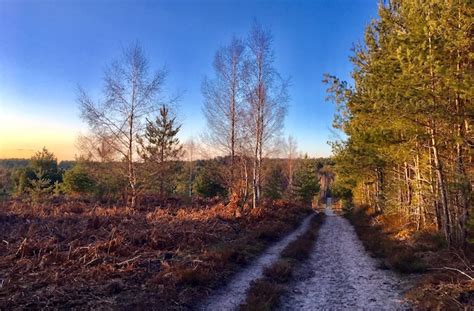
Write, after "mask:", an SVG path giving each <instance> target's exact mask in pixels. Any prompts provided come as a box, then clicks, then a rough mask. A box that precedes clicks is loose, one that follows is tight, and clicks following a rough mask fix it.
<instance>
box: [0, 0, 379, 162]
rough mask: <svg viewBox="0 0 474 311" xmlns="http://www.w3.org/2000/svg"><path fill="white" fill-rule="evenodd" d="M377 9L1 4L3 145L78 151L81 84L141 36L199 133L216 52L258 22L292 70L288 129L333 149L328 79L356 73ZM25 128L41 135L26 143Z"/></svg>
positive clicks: (307, 146)
mask: <svg viewBox="0 0 474 311" xmlns="http://www.w3.org/2000/svg"><path fill="white" fill-rule="evenodd" d="M376 14H377V1H376V0H358V1H356V0H313V1H297V0H293V1H291V0H287V1H224V0H222V1H217V0H215V1H199V0H195V1H180V0H178V1H131V0H130V1H88V0H82V1H80V0H63V1H59V0H57V1H42V0H36V1H24V0H0V115H2V116H3V117H0V118H1V119H0V123H3V124H4V125H3V126H2V125H0V130H1V134H0V140H1V139H2V137H4V139H3V141H1V142H0V148H3V149H5V150H7V149H9V151H12V150H13V149H22V148H25V150H28V148H36V147H37V145H35V144H39V145H45V144H46V145H47V146H48V144H52V145H55V146H53V147H52V148H51V149H53V151H55V150H54V149H55V148H56V149H57V148H70V146H72V145H73V144H74V141H73V140H74V137H75V136H76V135H77V134H78V133H79V131H84V130H85V128H86V127H85V125H84V124H83V123H82V121H81V120H80V118H79V111H78V108H77V103H76V97H75V96H76V95H75V88H76V86H77V84H80V85H82V86H84V87H85V88H86V89H88V90H92V91H93V92H98V91H100V88H101V78H102V71H103V69H104V66H105V65H107V64H108V63H109V62H110V60H112V59H114V58H116V57H117V56H118V55H119V54H120V51H121V48H122V47H123V46H126V45H128V44H130V43H132V42H134V41H136V40H138V41H139V42H140V43H141V45H142V46H143V47H144V49H145V51H146V53H147V55H148V56H149V58H150V60H151V62H152V66H154V67H161V66H163V65H166V67H167V68H168V70H169V72H170V73H169V76H168V80H167V88H168V90H169V91H170V92H175V91H177V90H180V91H184V95H183V96H182V100H181V103H180V108H181V109H180V114H181V120H182V121H183V123H184V125H183V130H182V133H181V138H182V139H183V140H184V139H186V138H187V137H189V136H190V135H195V136H197V135H198V134H199V133H200V132H202V131H204V130H205V121H204V118H203V115H202V112H201V106H202V102H203V99H202V95H201V90H200V88H201V81H202V78H203V76H205V75H210V74H212V60H213V57H214V53H215V51H216V49H217V48H218V47H219V46H221V45H223V44H226V43H227V42H228V41H229V39H230V38H231V36H232V35H233V34H236V35H241V36H245V35H246V34H247V33H248V31H249V29H250V27H251V25H252V21H253V20H254V19H255V18H256V19H257V20H258V21H259V22H260V23H261V24H263V25H264V26H265V27H270V28H271V29H272V32H273V35H274V50H275V56H276V67H277V69H278V70H279V71H280V73H281V74H282V75H283V76H291V81H292V86H291V88H290V96H291V101H290V108H289V111H288V112H289V113H288V116H287V118H286V122H285V133H286V134H292V135H293V136H295V138H296V139H297V141H298V145H299V148H300V150H302V151H305V152H308V153H309V154H310V155H318V156H320V155H329V154H330V148H329V146H328V145H327V143H326V142H327V141H328V140H329V139H331V137H332V134H331V131H330V128H331V123H332V115H333V112H334V108H333V106H332V104H331V103H327V102H325V97H326V94H325V89H326V87H325V85H323V84H322V82H321V80H322V77H323V74H324V73H331V74H335V75H337V76H339V77H341V78H343V79H349V73H350V70H351V65H350V63H349V60H348V56H349V55H350V54H351V52H350V49H351V47H352V45H353V43H355V42H357V41H360V40H362V39H363V36H364V29H365V27H366V25H367V24H368V23H369V22H370V20H371V19H372V18H374V17H376ZM19 128H24V129H28V130H29V131H31V130H34V131H35V132H37V135H36V136H35V138H34V139H33V138H30V140H28V137H25V136H27V134H26V133H25V134H23V136H21V135H18V134H17V132H19V131H20V130H19ZM35 129H37V130H35ZM54 133H56V134H57V135H58V141H57V142H55V141H54V139H55V138H54V137H55V136H54V135H55V134H54ZM15 135H17V136H18V137H17V136H15ZM7 136H8V139H7V138H5V137H7ZM32 137H33V136H32ZM32 140H34V141H32ZM12 141H13V142H12ZM23 142H24V146H23V145H22V144H23ZM68 144H69V145H68ZM61 146H62V147H61ZM68 146H69V147H68ZM56 152H60V151H57V150H56ZM7 153H8V152H7ZM70 154H71V153H67V154H66V153H64V155H60V158H61V157H63V158H68V157H71V156H70ZM72 154H74V152H73V153H72Z"/></svg>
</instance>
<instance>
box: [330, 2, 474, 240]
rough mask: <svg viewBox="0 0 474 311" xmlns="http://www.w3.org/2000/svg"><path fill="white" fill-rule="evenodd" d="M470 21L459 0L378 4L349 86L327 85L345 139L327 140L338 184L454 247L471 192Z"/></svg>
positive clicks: (460, 236) (356, 54) (355, 57)
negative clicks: (437, 234) (431, 228)
mask: <svg viewBox="0 0 474 311" xmlns="http://www.w3.org/2000/svg"><path fill="white" fill-rule="evenodd" d="M472 18H473V10H472V6H470V5H469V4H468V2H465V1H455V0H448V1H444V0H433V1H425V2H422V1H414V2H409V1H401V0H394V1H390V2H388V3H387V4H386V5H380V9H379V18H378V19H377V20H374V21H373V22H372V23H371V24H370V25H369V27H368V28H367V31H366V35H365V42H364V43H365V44H363V45H359V46H357V47H356V49H355V51H354V55H353V57H352V58H351V60H352V62H353V64H354V70H353V74H352V76H353V78H354V87H350V86H348V84H347V83H345V82H343V81H340V80H339V79H337V78H336V77H331V76H326V78H325V81H326V82H328V84H329V89H328V91H329V94H330V98H331V99H332V100H333V101H334V102H335V103H336V106H337V115H336V118H335V120H334V121H335V122H334V125H335V127H336V128H338V129H340V130H342V131H344V132H345V134H346V135H347V139H346V140H345V141H339V142H333V152H334V154H335V159H336V162H337V165H336V173H337V180H338V184H339V186H342V187H344V188H347V189H350V190H351V192H352V194H353V195H354V199H355V201H356V202H358V203H365V204H369V205H371V206H373V207H374V209H375V210H376V211H379V212H396V213H399V214H400V216H401V217H402V218H404V219H407V221H408V223H414V224H416V229H421V228H423V227H424V226H429V225H431V224H435V225H437V227H438V228H439V230H440V231H441V232H442V233H443V234H444V236H445V237H446V240H447V241H448V243H451V244H456V245H463V244H464V242H465V241H466V223H467V220H468V219H469V212H470V205H471V201H470V200H471V193H472V189H471V182H472V172H471V173H469V170H468V168H469V167H470V166H472V157H470V156H469V155H468V154H469V149H470V144H471V143H470V141H472V130H471V124H470V121H471V119H472V118H471V117H470V116H472V110H473V108H472V102H471V101H472V98H473V95H474V94H473V89H472V84H473V81H472V80H473V75H472V64H473V62H472V53H471V54H470V47H471V46H472V38H471V33H472V22H471V21H472Z"/></svg>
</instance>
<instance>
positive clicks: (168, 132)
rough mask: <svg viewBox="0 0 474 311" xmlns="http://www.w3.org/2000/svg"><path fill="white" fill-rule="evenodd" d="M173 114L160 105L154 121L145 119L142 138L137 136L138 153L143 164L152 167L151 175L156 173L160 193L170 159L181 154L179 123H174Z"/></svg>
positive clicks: (168, 169) (168, 170)
mask: <svg viewBox="0 0 474 311" xmlns="http://www.w3.org/2000/svg"><path fill="white" fill-rule="evenodd" d="M176 123H177V122H176V116H174V115H173V114H172V113H171V112H170V110H169V108H168V107H167V106H166V105H162V106H161V107H160V112H159V115H158V116H157V118H156V120H155V121H154V122H152V121H150V120H148V119H147V122H146V130H145V134H144V138H139V139H138V142H139V145H140V148H139V150H138V153H139V154H140V156H141V158H142V159H143V160H144V162H145V164H148V165H151V166H152V167H153V168H154V170H155V171H154V172H153V173H152V176H156V175H158V178H159V189H160V195H161V196H163V195H164V190H165V182H166V181H167V180H168V178H169V174H170V165H169V164H170V161H174V160H177V159H178V158H179V157H180V156H181V155H182V154H183V147H182V145H181V144H180V142H179V139H178V137H177V135H178V133H179V130H180V129H181V125H177V124H176Z"/></svg>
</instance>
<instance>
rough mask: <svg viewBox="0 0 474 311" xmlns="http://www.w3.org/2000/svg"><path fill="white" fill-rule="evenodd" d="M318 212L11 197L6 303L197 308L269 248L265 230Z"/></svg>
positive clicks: (5, 228)
mask: <svg viewBox="0 0 474 311" xmlns="http://www.w3.org/2000/svg"><path fill="white" fill-rule="evenodd" d="M309 211H310V209H309V208H303V207H299V206H297V205H294V204H289V203H287V202H285V203H281V202H280V203H278V204H276V205H267V206H266V207H264V208H260V209H259V211H258V213H257V212H256V211H252V212H247V214H245V215H243V216H242V217H240V218H235V217H234V216H233V215H234V211H233V210H230V209H228V208H226V207H225V206H224V205H222V204H214V205H213V206H212V207H207V208H200V207H195V206H193V207H186V206H183V207H179V206H170V207H167V208H156V207H154V206H153V205H146V206H141V207H140V209H136V210H131V209H127V208H122V207H106V206H93V205H89V204H87V203H85V202H74V201H70V202H62V203H60V204H55V205H54V204H50V205H45V206H35V207H31V206H30V205H27V204H23V203H21V202H17V201H9V202H4V203H2V205H1V209H0V309H13V308H34V309H37V308H56V307H61V308H74V307H76V308H78V307H80V308H88V309H95V308H97V307H99V306H100V307H101V308H119V309H120V308H148V307H151V306H153V305H156V304H159V305H160V308H162V309H174V308H181V309H183V308H184V309H187V308H190V306H192V304H193V301H196V300H198V299H199V298H200V297H201V296H202V295H203V294H205V292H206V291H207V290H208V288H212V287H216V286H218V285H219V284H221V283H222V282H223V280H224V279H225V278H226V277H228V276H229V275H231V274H232V273H234V272H235V271H236V270H237V269H238V268H239V267H240V266H241V265H243V264H246V263H247V262H248V261H249V260H250V259H251V258H253V257H254V256H256V255H257V254H258V253H259V252H260V251H262V250H263V249H264V247H265V245H266V243H268V242H267V241H268V239H266V238H265V239H263V238H262V234H263V235H265V234H266V235H268V236H272V237H274V236H275V234H276V233H275V232H279V234H280V236H282V235H284V234H285V233H286V232H288V231H290V230H291V229H293V228H294V226H296V225H297V224H298V223H299V221H300V220H301V219H302V218H304V217H305V216H306V215H307V214H308V212H309ZM266 230H268V232H267V231H266ZM275 238H277V237H276V236H275Z"/></svg>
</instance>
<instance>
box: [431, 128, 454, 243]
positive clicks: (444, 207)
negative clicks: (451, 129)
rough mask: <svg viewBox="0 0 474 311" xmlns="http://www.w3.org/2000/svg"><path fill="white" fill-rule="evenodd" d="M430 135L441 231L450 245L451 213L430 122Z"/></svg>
mask: <svg viewBox="0 0 474 311" xmlns="http://www.w3.org/2000/svg"><path fill="white" fill-rule="evenodd" d="M430 137H431V150H432V151H433V153H432V154H433V163H434V169H435V172H436V178H437V182H438V188H439V195H440V202H439V203H440V204H441V206H440V208H441V212H442V214H441V215H442V216H443V218H442V221H443V223H442V228H443V233H444V235H445V237H446V241H447V242H448V245H451V239H452V236H451V217H450V216H451V215H450V213H449V205H448V196H447V191H446V184H445V177H444V172H443V164H442V161H441V159H440V157H439V153H438V145H437V141H436V131H435V124H434V122H432V127H431V128H430Z"/></svg>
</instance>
